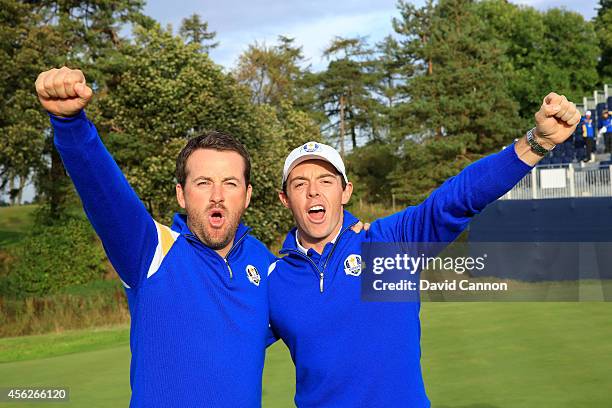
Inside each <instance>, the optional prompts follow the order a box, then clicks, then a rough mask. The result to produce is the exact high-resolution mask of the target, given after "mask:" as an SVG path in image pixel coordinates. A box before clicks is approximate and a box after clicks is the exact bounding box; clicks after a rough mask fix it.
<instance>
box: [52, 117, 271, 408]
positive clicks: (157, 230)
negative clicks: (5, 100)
mask: <svg viewBox="0 0 612 408" xmlns="http://www.w3.org/2000/svg"><path fill="white" fill-rule="evenodd" d="M51 123H52V125H53V129H54V132H55V145H56V147H57V149H58V151H59V153H60V155H61V157H62V160H63V162H64V165H65V167H66V170H67V171H68V173H69V175H70V176H71V178H72V180H73V182H74V185H75V187H76V189H77V191H78V193H79V195H80V197H81V200H82V202H83V207H84V208H85V212H86V213H87V216H88V217H89V220H90V221H91V223H92V225H93V227H94V229H95V230H96V232H97V234H98V235H99V237H100V239H101V240H102V243H103V244H104V249H105V250H106V253H107V255H108V257H109V259H110V261H111V263H112V264H113V266H114V268H115V270H116V271H117V273H118V274H119V276H120V278H121V280H122V281H123V283H124V286H125V288H126V289H125V291H126V293H127V298H128V303H129V308H130V315H131V330H130V348H131V351H132V361H131V368H130V383H131V386H132V398H131V401H130V406H131V407H181V408H183V407H232V408H233V407H259V406H261V378H262V370H263V364H264V355H265V346H266V340H267V336H268V292H267V270H268V268H269V265H270V263H271V262H272V260H273V259H274V257H273V255H272V254H271V253H270V252H269V251H268V250H267V249H266V248H265V246H264V245H263V244H262V243H261V242H259V241H258V240H257V239H255V238H253V237H252V236H250V235H249V234H248V231H249V229H248V228H247V227H245V226H244V225H242V224H240V226H239V227H238V230H237V232H236V237H235V239H234V245H233V247H232V249H231V251H230V252H229V253H228V255H227V256H226V258H225V259H224V258H222V257H221V256H219V255H218V254H217V253H216V252H215V251H214V250H212V249H210V248H208V247H207V246H205V245H204V244H203V243H202V242H201V241H200V240H199V239H198V238H197V237H196V236H195V235H194V234H193V233H191V232H190V231H189V228H188V227H187V224H186V219H185V216H182V215H176V216H175V217H174V223H173V225H172V227H171V228H168V227H167V226H165V225H162V224H160V223H158V222H156V221H154V220H153V218H151V216H150V215H149V214H148V212H147V210H146V209H145V207H144V205H143V204H142V202H141V201H140V199H139V198H138V197H137V195H136V193H135V192H134V191H133V190H132V188H131V187H130V185H129V184H128V182H127V180H126V179H125V177H124V176H123V174H122V173H121V170H120V169H119V167H118V166H117V164H116V163H115V162H114V160H113V159H112V157H111V156H110V154H109V153H108V151H107V150H106V149H105V147H104V146H103V144H102V141H101V140H100V138H99V136H98V133H97V131H96V128H95V127H94V125H93V124H92V123H91V122H90V121H88V120H87V118H86V117H85V113H84V112H81V113H80V114H79V115H77V116H76V117H74V118H69V119H63V118H58V117H54V116H52V117H51Z"/></svg>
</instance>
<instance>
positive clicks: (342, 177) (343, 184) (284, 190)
mask: <svg viewBox="0 0 612 408" xmlns="http://www.w3.org/2000/svg"><path fill="white" fill-rule="evenodd" d="M334 171H335V172H336V175H337V176H340V180H341V181H342V191H344V190H345V189H346V180H344V176H343V175H342V173H340V172H339V171H338V170H337V169H336V168H335V167H334ZM277 185H278V184H277ZM283 193H285V195H287V180H285V181H284V182H283Z"/></svg>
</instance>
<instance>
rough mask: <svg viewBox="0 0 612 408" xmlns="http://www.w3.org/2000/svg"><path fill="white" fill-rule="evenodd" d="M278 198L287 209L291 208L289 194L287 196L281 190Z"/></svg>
mask: <svg viewBox="0 0 612 408" xmlns="http://www.w3.org/2000/svg"><path fill="white" fill-rule="evenodd" d="M278 198H279V200H281V203H283V205H284V206H285V208H289V197H287V194H285V192H284V191H282V190H281V191H279V192H278Z"/></svg>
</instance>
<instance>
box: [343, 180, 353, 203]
mask: <svg viewBox="0 0 612 408" xmlns="http://www.w3.org/2000/svg"><path fill="white" fill-rule="evenodd" d="M352 194H353V183H351V182H350V181H349V182H348V183H346V187H345V188H344V191H342V205H347V204H348V202H349V200H350V199H351V195H352Z"/></svg>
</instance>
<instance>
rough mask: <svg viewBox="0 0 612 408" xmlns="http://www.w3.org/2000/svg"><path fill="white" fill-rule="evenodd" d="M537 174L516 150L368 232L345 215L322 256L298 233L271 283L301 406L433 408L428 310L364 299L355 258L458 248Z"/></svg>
mask: <svg viewBox="0 0 612 408" xmlns="http://www.w3.org/2000/svg"><path fill="white" fill-rule="evenodd" d="M530 170H531V167H530V166H528V165H527V164H525V163H524V162H522V161H521V160H520V159H519V158H518V156H517V155H516V153H515V151H514V145H512V146H510V147H508V148H506V149H504V150H503V151H501V152H500V153H497V154H493V155H491V156H488V157H486V158H484V159H482V160H479V161H478V162H476V163H473V164H472V165H470V166H468V167H467V168H466V169H465V170H463V171H462V172H461V173H460V174H459V175H457V176H456V177H453V178H451V179H449V180H447V181H446V182H445V183H444V184H443V185H442V186H441V187H440V188H438V189H437V190H435V191H434V192H433V193H432V194H431V195H430V196H429V198H427V200H425V201H424V202H423V203H422V204H420V205H418V206H415V207H409V208H407V209H405V210H403V211H401V212H399V213H396V214H393V215H391V216H389V217H386V218H382V219H379V220H376V221H375V222H373V223H372V225H371V227H370V229H369V230H368V231H367V232H364V231H362V232H361V233H360V234H356V233H354V232H353V231H352V230H351V229H350V227H351V226H352V225H353V224H355V223H356V222H357V219H356V218H355V217H354V216H352V215H351V214H350V213H348V212H346V211H345V212H344V218H343V224H342V229H341V232H340V235H339V236H338V237H337V239H336V241H335V243H327V244H326V246H325V247H324V250H323V253H322V254H318V253H317V252H316V251H314V250H313V249H309V250H308V253H307V255H305V254H303V253H302V252H301V251H300V250H299V249H298V247H297V243H296V235H295V229H294V230H292V231H291V232H289V234H288V235H287V238H286V240H285V243H284V245H283V249H282V251H281V253H284V254H286V256H285V257H283V258H282V259H280V260H279V261H277V262H276V264H275V265H273V267H271V268H270V269H271V271H270V275H269V277H268V284H269V291H270V321H271V325H272V329H273V330H274V332H275V334H276V336H278V337H280V338H282V340H283V341H284V342H285V343H286V344H287V346H288V347H289V350H290V353H291V357H292V359H293V361H294V363H295V365H296V395H295V403H296V405H297V406H298V407H317V408H324V407H411V408H420V407H429V406H430V403H429V400H428V398H427V395H426V393H425V387H424V384H423V378H422V375H421V367H420V357H421V349H420V335H421V329H420V323H419V310H420V304H419V303H418V302H404V303H392V302H363V301H361V298H360V294H361V285H360V277H359V276H355V275H358V274H356V273H354V271H353V273H349V272H346V270H347V269H346V268H349V267H347V265H349V266H350V259H349V258H350V257H351V256H352V255H361V250H362V247H361V245H362V244H364V243H370V242H451V241H453V240H454V239H455V238H456V237H457V236H458V235H459V234H460V233H461V231H463V230H464V229H465V227H466V226H467V225H468V223H469V221H470V219H471V217H472V216H473V215H475V214H478V213H479V212H480V211H482V210H483V209H484V208H485V206H486V205H487V204H489V203H490V202H492V201H494V200H496V199H497V198H498V197H500V196H501V195H503V194H504V193H506V192H507V191H508V190H510V189H511V188H512V186H514V185H515V184H516V183H517V182H518V181H519V180H521V178H523V177H524V176H525V175H526V174H527V173H529V171H530ZM352 259H354V258H352ZM349 270H350V269H349ZM345 272H346V273H345Z"/></svg>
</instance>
